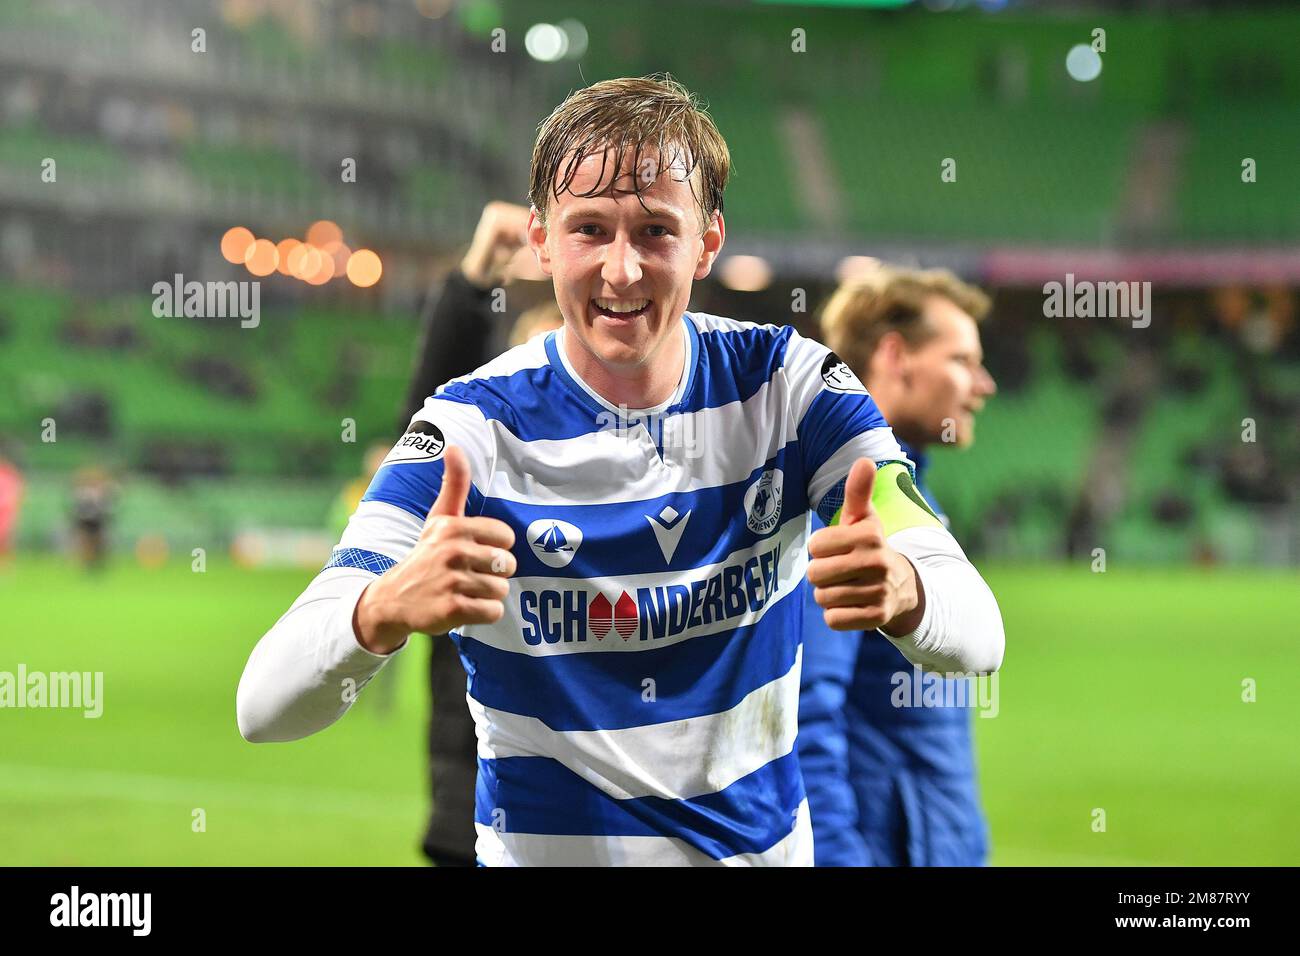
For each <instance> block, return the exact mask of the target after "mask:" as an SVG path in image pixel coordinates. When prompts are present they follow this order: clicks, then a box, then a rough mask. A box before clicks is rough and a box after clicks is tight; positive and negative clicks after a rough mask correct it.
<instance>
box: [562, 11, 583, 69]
mask: <svg viewBox="0 0 1300 956" xmlns="http://www.w3.org/2000/svg"><path fill="white" fill-rule="evenodd" d="M556 27H558V28H559V29H560V30H561V31H562V32H563V33H564V35H565V37H567V38H568V41H569V48H568V49H567V50H566V51H565V54H564V55H565V56H566V57H567V58H568V59H570V60H576V59H578V57H580V56H582V54H584V53H586V52H587V28H586V27H585V26H583V25H582V23H581V22H580V21H578V20H574V19H572V18H569V19H568V20H561V21H560V22H559V23H557V24H556Z"/></svg>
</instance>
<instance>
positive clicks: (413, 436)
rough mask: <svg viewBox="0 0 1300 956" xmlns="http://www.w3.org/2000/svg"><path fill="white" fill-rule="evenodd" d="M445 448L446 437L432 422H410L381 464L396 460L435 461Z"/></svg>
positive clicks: (388, 463) (389, 463) (391, 462)
mask: <svg viewBox="0 0 1300 956" xmlns="http://www.w3.org/2000/svg"><path fill="white" fill-rule="evenodd" d="M446 449H447V438H446V436H445V435H443V433H442V429H441V428H439V427H438V426H437V425H435V424H434V423H433V422H411V424H410V425H409V426H407V429H406V434H405V435H403V436H402V437H401V438H400V439H398V441H397V444H396V445H394V446H393V450H392V451H390V452H389V453H388V457H387V458H385V459H384V461H383V464H385V465H391V464H393V462H398V461H437V460H438V459H439V458H441V457H442V453H443V452H444V451H446Z"/></svg>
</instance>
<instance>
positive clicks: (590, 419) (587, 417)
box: [437, 319, 794, 441]
mask: <svg viewBox="0 0 1300 956" xmlns="http://www.w3.org/2000/svg"><path fill="white" fill-rule="evenodd" d="M683 321H685V322H686V323H687V325H688V327H689V328H690V331H691V342H692V355H691V360H692V361H691V368H690V372H689V378H688V380H687V383H686V389H685V391H684V393H683V396H682V401H680V402H679V403H677V404H676V405H673V406H671V407H670V408H668V409H667V410H666V411H665V413H664V414H665V415H676V414H684V413H690V412H699V411H703V410H704V409H706V408H718V407H720V406H722V405H726V404H729V403H730V402H737V401H744V400H746V399H748V398H750V397H752V396H753V395H755V394H756V393H757V392H758V390H759V389H760V388H761V387H762V386H763V384H764V383H766V382H768V381H769V380H770V379H771V378H772V376H773V374H774V373H775V371H776V369H778V368H780V367H781V365H782V363H783V362H784V359H785V348H786V346H787V344H789V340H790V335H791V334H792V332H793V331H794V330H793V329H791V328H789V327H783V328H779V329H773V328H768V327H762V326H754V327H753V328H746V329H741V330H734V331H710V332H700V331H699V330H698V329H696V328H695V323H694V322H691V321H690V320H689V319H684V320H683ZM545 345H546V354H547V357H548V358H549V359H550V362H549V363H548V364H546V365H541V366H538V367H536V368H528V369H521V370H520V371H518V372H514V373H512V374H510V375H496V376H487V377H484V378H476V379H470V380H468V381H456V382H452V383H450V384H448V385H446V386H445V387H444V388H443V389H442V391H440V392H439V393H438V395H437V397H438V398H441V399H445V400H447V401H453V402H461V403H463V404H466V405H473V406H474V407H475V408H477V409H479V411H481V412H482V413H483V415H484V417H486V418H489V419H493V420H495V421H498V422H500V423H501V424H502V425H503V426H505V428H506V429H507V430H509V431H510V433H511V434H513V435H514V436H515V437H517V438H518V439H520V440H521V441H543V440H551V441H560V440H563V439H566V438H577V437H579V436H582V435H588V434H591V433H592V432H597V431H601V430H602V429H610V428H613V427H615V426H616V424H617V423H616V421H615V420H614V417H613V415H614V413H612V412H610V411H609V410H608V409H606V408H604V407H603V406H602V405H601V404H600V403H599V402H597V401H596V400H595V399H594V398H592V397H591V395H589V394H588V393H587V392H586V391H585V390H584V389H583V388H582V386H581V385H579V384H578V383H577V382H575V381H574V380H573V378H572V376H571V375H570V374H569V373H568V371H567V370H566V369H565V367H564V364H563V362H561V361H560V357H559V352H558V345H557V344H556V340H555V334H554V333H551V335H549V336H548V337H547V339H546V343H545ZM557 383H563V387H561V388H557V387H556V385H557Z"/></svg>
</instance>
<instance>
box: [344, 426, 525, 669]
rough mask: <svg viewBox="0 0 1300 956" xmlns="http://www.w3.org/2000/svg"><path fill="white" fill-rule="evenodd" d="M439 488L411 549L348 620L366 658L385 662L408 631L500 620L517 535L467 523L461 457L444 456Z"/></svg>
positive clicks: (482, 521) (465, 470)
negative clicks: (368, 653) (380, 656)
mask: <svg viewBox="0 0 1300 956" xmlns="http://www.w3.org/2000/svg"><path fill="white" fill-rule="evenodd" d="M443 462H444V466H445V469H444V472H443V478H442V488H441V489H440V491H439V493H438V498H437V500H436V501H435V502H434V503H433V507H432V508H431V509H430V510H429V516H428V518H427V519H426V520H425V522H424V528H423V530H422V531H421V532H420V539H419V541H417V542H416V545H415V547H414V548H413V549H412V550H411V553H410V554H408V555H407V556H406V557H405V558H403V559H402V560H401V561H399V562H397V564H395V565H394V566H393V567H392V568H390V569H389V570H388V571H387V572H386V573H385V574H384V575H383V576H382V577H380V578H378V579H377V580H375V581H374V582H373V583H372V584H371V585H370V586H369V587H367V588H366V590H365V591H364V592H362V595H361V598H360V599H359V600H358V601H357V607H356V611H355V612H354V614H353V618H352V627H353V631H354V632H355V633H356V636H357V640H358V641H360V642H361V644H362V646H363V647H365V648H366V649H367V650H370V651H372V652H373V653H376V654H388V653H391V652H392V651H394V650H396V649H397V648H398V647H400V646H401V645H402V644H403V642H405V640H406V636H407V635H408V634H410V633H412V632H414V631H419V632H421V633H425V634H442V633H444V632H446V631H449V630H452V629H453V628H457V627H461V626H463V625H466V624H492V623H495V622H496V621H499V620H501V617H502V615H504V614H505V604H504V603H503V601H504V600H505V598H506V596H507V595H508V594H509V593H510V585H509V583H508V581H507V578H509V577H510V576H511V575H512V574H514V573H515V557H514V555H513V554H511V553H510V549H511V548H512V547H514V543H515V533H514V530H513V529H511V527H510V525H508V524H506V523H505V522H504V521H499V520H497V519H496V518H483V517H477V518H467V517H465V502H466V501H467V500H468V498H469V487H470V472H469V461H468V459H466V457H465V453H464V452H463V451H461V450H460V449H459V448H457V447H455V446H448V447H447V450H446V451H445V452H444V458H443Z"/></svg>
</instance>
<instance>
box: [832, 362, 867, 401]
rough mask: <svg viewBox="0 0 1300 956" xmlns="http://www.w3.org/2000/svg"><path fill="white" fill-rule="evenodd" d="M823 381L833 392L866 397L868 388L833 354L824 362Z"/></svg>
mask: <svg viewBox="0 0 1300 956" xmlns="http://www.w3.org/2000/svg"><path fill="white" fill-rule="evenodd" d="M822 381H823V382H825V383H826V387H827V388H829V389H830V390H831V391H832V392H843V393H844V394H846V395H865V394H867V388H866V386H865V385H863V384H862V382H861V381H859V380H858V377H857V376H856V375H854V374H853V369H851V368H849V366H848V364H847V363H846V362H845V361H844V360H843V359H842V358H840V357H839V356H838V355H836V354H835V353H834V352H831V353H830V354H829V355H827V356H826V360H825V361H824V362H822Z"/></svg>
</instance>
